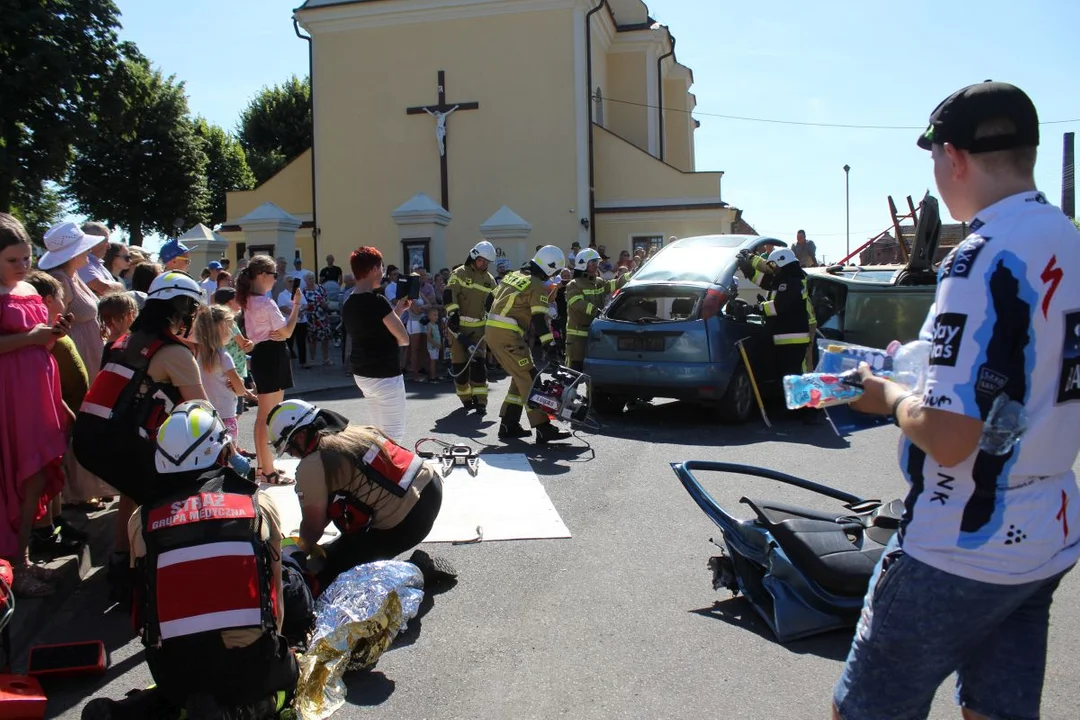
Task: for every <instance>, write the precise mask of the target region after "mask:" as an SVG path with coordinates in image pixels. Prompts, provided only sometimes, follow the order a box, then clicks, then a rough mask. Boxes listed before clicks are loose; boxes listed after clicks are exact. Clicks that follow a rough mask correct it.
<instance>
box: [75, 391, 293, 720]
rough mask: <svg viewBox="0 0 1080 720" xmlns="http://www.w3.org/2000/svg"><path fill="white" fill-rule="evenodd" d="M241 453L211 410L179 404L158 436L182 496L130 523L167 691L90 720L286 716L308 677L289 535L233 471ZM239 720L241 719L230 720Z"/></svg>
mask: <svg viewBox="0 0 1080 720" xmlns="http://www.w3.org/2000/svg"><path fill="white" fill-rule="evenodd" d="M232 454H233V451H232V447H231V444H230V442H229V437H228V434H227V432H226V430H225V426H224V425H223V424H222V422H221V419H220V418H219V417H218V414H217V412H216V411H215V410H214V408H213V406H211V405H210V404H209V403H208V402H206V401H204V400H194V401H189V402H184V403H181V404H179V405H177V406H176V407H175V408H174V409H173V410H172V412H171V413H169V416H168V417H167V418H166V419H165V421H164V422H163V423H162V424H161V427H160V429H159V430H158V433H157V442H156V454H155V465H156V469H157V473H158V474H159V475H160V476H162V477H163V478H167V479H168V480H169V481H170V483H169V486H170V487H172V488H175V489H174V490H173V491H171V492H169V493H167V494H165V495H163V496H162V497H160V498H157V499H155V500H153V501H152V502H150V503H148V504H146V505H143V506H142V507H140V508H139V509H138V510H137V511H136V512H135V513H134V514H133V515H132V516H131V520H130V521H129V523H128V535H129V539H130V542H131V562H132V564H133V566H134V567H135V568H136V571H137V573H138V575H139V578H140V580H139V582H138V583H137V587H138V588H140V590H139V591H138V592H137V597H136V600H135V602H134V603H133V605H132V615H133V625H134V626H135V627H136V628H138V629H139V632H140V634H141V635H142V641H143V645H144V646H145V648H146V661H147V664H148V665H149V667H150V673H151V674H152V675H153V677H154V682H155V683H156V687H155V688H154V689H153V690H150V691H144V692H142V693H137V694H135V695H134V696H132V697H130V698H128V699H125V700H122V701H119V702H114V701H111V700H103V701H94V705H95V708H93V709H91V707H90V706H89V705H88V706H87V709H86V710H87V711H89V712H87V711H84V714H83V718H84V719H86V718H94V719H95V720H97V719H98V718H129V717H130V718H146V717H156V716H158V715H156V714H155V712H154V711H155V710H163V709H164V708H169V707H171V708H176V709H177V710H179V709H181V708H183V709H186V711H187V716H188V717H211V716H212V717H218V715H217V714H214V713H215V712H216V713H221V712H241V714H242V716H243V717H260V718H261V717H275V716H276V713H277V711H278V710H280V709H281V708H282V707H284V706H285V704H286V702H287V701H288V698H289V696H291V694H292V693H293V691H294V690H295V688H296V681H297V678H298V676H299V670H298V667H297V663H296V658H295V657H294V655H293V653H292V651H290V649H289V646H288V642H287V641H286V639H285V637H284V636H283V635H282V634H281V626H282V620H283V617H284V607H283V603H282V600H281V598H282V580H281V577H282V570H281V530H280V521H279V519H278V511H277V508H276V507H275V506H274V503H273V501H272V500H271V499H270V497H269V496H267V495H266V494H264V493H261V492H259V489H258V486H257V485H255V484H254V483H252V482H250V481H249V480H248V479H246V478H245V477H243V476H241V475H239V474H238V473H236V472H235V471H234V470H232V468H230V467H229V465H228V459H229V458H230V457H231V456H232ZM231 716H232V715H230V717H231Z"/></svg>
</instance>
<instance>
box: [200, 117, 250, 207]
mask: <svg viewBox="0 0 1080 720" xmlns="http://www.w3.org/2000/svg"><path fill="white" fill-rule="evenodd" d="M195 135H196V137H198V138H199V140H200V142H201V143H202V149H203V152H204V153H206V158H207V161H208V162H207V165H206V187H207V189H208V190H209V193H210V199H209V207H208V209H207V216H208V217H209V219H210V222H209V223H207V224H208V225H210V226H211V227H216V226H217V225H220V224H221V223H223V222H225V220H226V213H225V193H228V192H233V191H235V190H250V189H251V188H253V187H255V175H253V174H252V172H251V168H249V167H248V164H247V155H246V154H245V153H244V148H243V147H241V145H240V142H239V141H238V140H237V139H236V138H234V137H233V136H232V135H230V134H229V133H227V132H225V131H224V130H222V129H221V128H219V127H218V126H217V125H211V124H210V123H208V122H207V121H206V120H205V119H204V118H201V117H200V118H197V119H196V120H195Z"/></svg>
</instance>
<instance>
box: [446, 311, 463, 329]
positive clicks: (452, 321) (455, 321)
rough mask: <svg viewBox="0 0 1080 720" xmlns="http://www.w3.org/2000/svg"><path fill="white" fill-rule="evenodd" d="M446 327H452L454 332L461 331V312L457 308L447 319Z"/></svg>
mask: <svg viewBox="0 0 1080 720" xmlns="http://www.w3.org/2000/svg"><path fill="white" fill-rule="evenodd" d="M446 327H448V328H450V332H452V333H459V332H461V313H459V312H458V311H457V310H455V311H454V312H452V313H450V317H448V318H447V319H446Z"/></svg>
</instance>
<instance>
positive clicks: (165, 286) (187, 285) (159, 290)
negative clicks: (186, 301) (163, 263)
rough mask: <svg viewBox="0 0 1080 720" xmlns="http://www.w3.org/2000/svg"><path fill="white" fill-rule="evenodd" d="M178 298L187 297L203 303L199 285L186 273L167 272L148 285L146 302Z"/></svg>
mask: <svg viewBox="0 0 1080 720" xmlns="http://www.w3.org/2000/svg"><path fill="white" fill-rule="evenodd" d="M178 297H189V298H191V299H192V300H194V301H195V302H197V303H202V301H203V291H202V287H200V286H199V283H197V282H195V279H194V278H193V277H191V276H190V275H188V274H187V273H186V272H180V271H179V270H169V271H168V272H163V273H161V274H160V275H158V276H157V277H156V278H154V280H153V282H151V283H150V289H149V290H148V291H147V293H146V299H147V300H172V299H173V298H178Z"/></svg>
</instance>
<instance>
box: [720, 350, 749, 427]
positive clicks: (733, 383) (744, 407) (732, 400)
mask: <svg viewBox="0 0 1080 720" xmlns="http://www.w3.org/2000/svg"><path fill="white" fill-rule="evenodd" d="M753 411H754V387H753V385H751V383H750V375H749V374H748V373H747V372H746V368H745V367H744V366H743V364H742V363H739V365H738V367H736V368H735V370H734V371H733V372H732V373H731V379H730V380H728V387H727V392H725V393H724V397H722V398H721V399H720V420H721V422H724V423H728V424H730V425H740V424H742V423H744V422H746V421H747V420H749V419H750V414H751V413H752V412H753Z"/></svg>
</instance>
